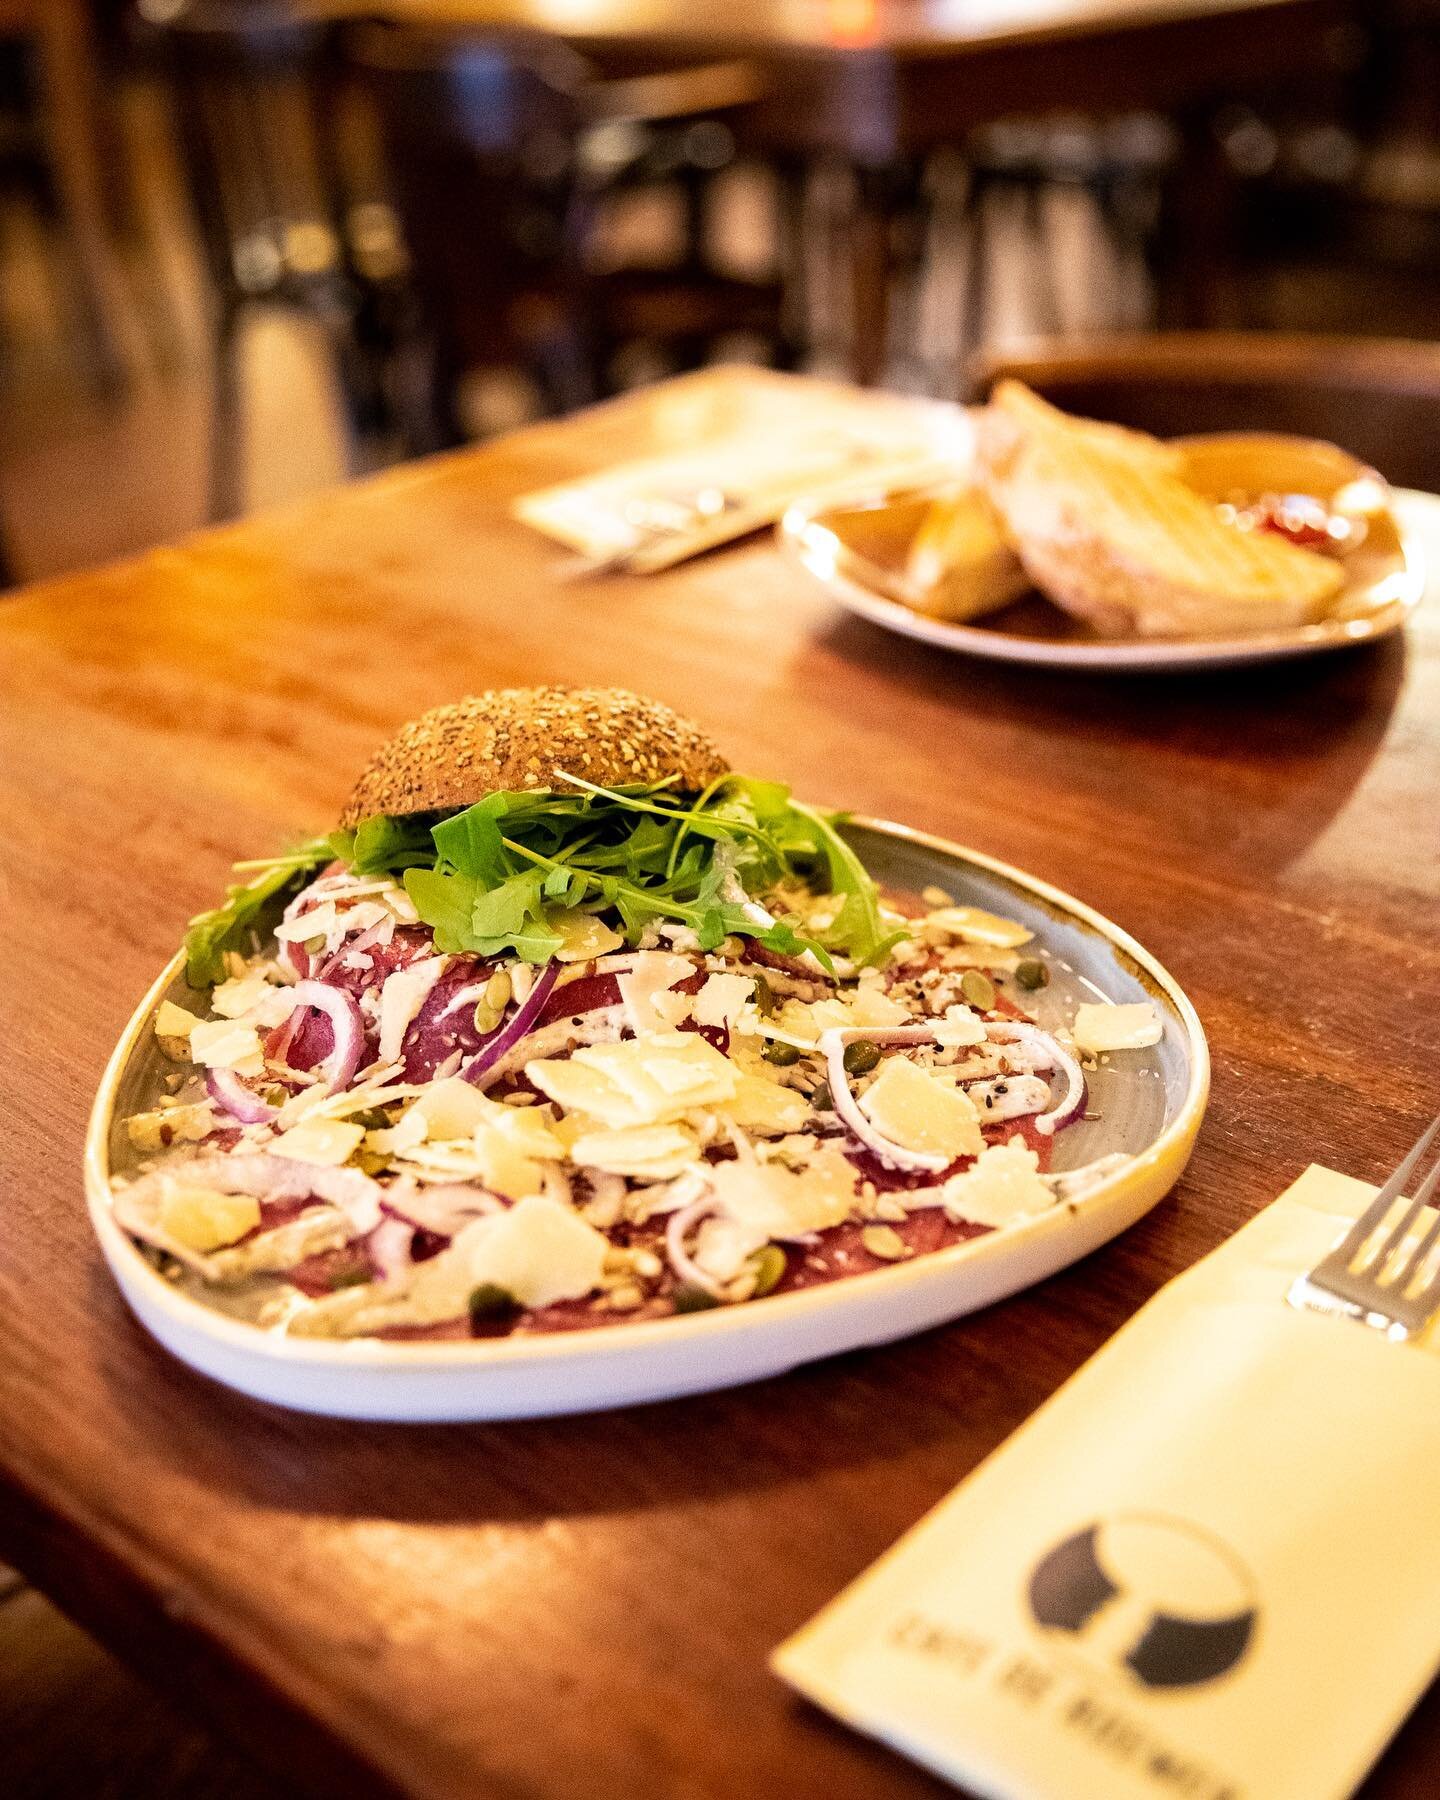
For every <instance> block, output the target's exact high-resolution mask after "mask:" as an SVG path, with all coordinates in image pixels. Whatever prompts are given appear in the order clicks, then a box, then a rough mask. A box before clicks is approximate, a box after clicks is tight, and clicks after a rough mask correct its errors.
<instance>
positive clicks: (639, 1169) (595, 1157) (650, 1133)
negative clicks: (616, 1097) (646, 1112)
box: [570, 1125, 699, 1181]
mask: <svg viewBox="0 0 1440 1800" xmlns="http://www.w3.org/2000/svg"><path fill="white" fill-rule="evenodd" d="M570 1155H571V1157H572V1159H573V1160H574V1161H575V1162H577V1163H578V1164H579V1165H580V1167H581V1168H582V1169H603V1170H605V1171H607V1172H608V1173H609V1174H611V1175H634V1176H637V1177H639V1178H640V1179H642V1180H647V1181H668V1180H670V1178H671V1177H672V1176H675V1175H679V1174H681V1173H682V1172H683V1171H684V1170H686V1169H688V1168H690V1167H691V1166H692V1165H693V1164H694V1162H695V1159H696V1157H697V1156H698V1155H699V1147H698V1145H697V1144H696V1142H695V1140H694V1138H693V1137H691V1136H690V1134H689V1132H687V1131H682V1130H681V1129H680V1127H679V1126H678V1125H632V1126H630V1127H628V1128H627V1129H625V1130H622V1131H592V1132H587V1133H586V1134H585V1135H584V1136H583V1137H578V1138H576V1140H575V1142H574V1143H573V1144H572V1145H571V1147H570Z"/></svg>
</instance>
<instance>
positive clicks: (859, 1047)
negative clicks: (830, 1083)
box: [840, 1038, 880, 1075]
mask: <svg viewBox="0 0 1440 1800" xmlns="http://www.w3.org/2000/svg"><path fill="white" fill-rule="evenodd" d="M840 1061H841V1063H842V1064H843V1066H844V1069H845V1073H846V1074H847V1075H868V1074H869V1073H870V1071H871V1070H872V1069H873V1068H874V1067H875V1065H876V1064H877V1063H878V1062H879V1061H880V1046H879V1045H878V1044H875V1043H872V1042H871V1041H870V1039H869V1038H856V1040H855V1042H854V1043H853V1044H847V1045H846V1046H845V1054H844V1055H843V1056H842V1057H841V1058H840Z"/></svg>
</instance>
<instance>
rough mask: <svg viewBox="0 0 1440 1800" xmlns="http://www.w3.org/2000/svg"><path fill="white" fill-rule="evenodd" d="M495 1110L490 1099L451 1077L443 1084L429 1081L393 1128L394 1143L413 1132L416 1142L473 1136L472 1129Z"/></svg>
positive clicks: (495, 1104)
mask: <svg viewBox="0 0 1440 1800" xmlns="http://www.w3.org/2000/svg"><path fill="white" fill-rule="evenodd" d="M499 1111H500V1107H499V1105H498V1104H497V1103H496V1102H495V1101H494V1100H487V1099H486V1098H485V1096H484V1095H483V1094H482V1093H481V1092H480V1091H479V1089H478V1088H473V1087H471V1085H470V1083H469V1082H468V1081H462V1080H461V1079H460V1077H459V1076H458V1075H452V1076H450V1077H449V1078H448V1079H446V1080H444V1081H432V1082H431V1083H430V1084H429V1085H428V1086H427V1087H425V1088H424V1089H423V1090H422V1091H421V1094H420V1097H419V1099H418V1100H416V1101H415V1102H414V1104H413V1105H411V1106H407V1107H406V1109H405V1111H404V1113H403V1114H402V1116H401V1119H400V1122H399V1124H398V1125H397V1126H396V1127H395V1132H396V1138H397V1141H398V1140H399V1137H400V1134H401V1133H402V1132H404V1133H405V1136H406V1138H407V1139H409V1138H410V1134H411V1133H413V1134H414V1137H413V1141H414V1142H416V1143H418V1142H420V1140H421V1139H422V1138H468V1137H473V1136H474V1134H475V1128H476V1126H478V1125H479V1124H481V1123H482V1121H484V1120H485V1119H488V1118H489V1116H490V1114H491V1113H492V1112H499ZM422 1125H423V1126H424V1130H423V1131H417V1130H416V1127H417V1126H422Z"/></svg>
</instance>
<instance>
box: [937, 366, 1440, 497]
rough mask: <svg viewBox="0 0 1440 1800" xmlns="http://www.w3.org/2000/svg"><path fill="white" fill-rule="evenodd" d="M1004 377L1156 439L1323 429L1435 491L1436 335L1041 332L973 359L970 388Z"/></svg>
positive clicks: (1439, 458)
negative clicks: (1062, 336) (1425, 338)
mask: <svg viewBox="0 0 1440 1800" xmlns="http://www.w3.org/2000/svg"><path fill="white" fill-rule="evenodd" d="M1005 376H1013V377H1015V378H1016V379H1018V380H1020V381H1024V382H1026V383H1028V384H1029V386H1031V387H1033V388H1034V389H1035V390H1036V391H1037V392H1038V393H1040V394H1043V395H1044V396H1045V397H1046V399H1048V400H1052V401H1054V403H1055V404H1056V405H1057V406H1063V407H1064V408H1065V409H1066V410H1067V411H1069V412H1075V413H1079V414H1082V415H1085V416H1088V417H1092V418H1097V419H1111V420H1114V421H1115V422H1116V423H1117V424H1121V425H1130V426H1133V427H1135V428H1137V429H1139V430H1142V431H1150V432H1154V433H1155V434H1156V435H1158V436H1160V437H1179V436H1182V435H1184V434H1185V433H1188V432H1208V431H1279V432H1294V433H1296V434H1298V435H1300V436H1304V437H1317V438H1326V439H1329V440H1330V441H1332V442H1334V443H1337V444H1339V445H1341V446H1342V447H1343V448H1344V449H1346V450H1349V451H1350V452H1351V453H1352V454H1353V455H1355V456H1358V457H1360V458H1361V459H1362V460H1363V461H1365V462H1368V463H1370V464H1372V465H1373V466H1374V467H1375V468H1377V469H1379V470H1380V472H1381V473H1382V474H1383V475H1385V476H1386V477H1387V478H1388V479H1389V480H1390V481H1392V482H1394V483H1395V484H1396V485H1397V486H1401V487H1420V488H1425V489H1427V490H1429V491H1430V492H1435V491H1440V344H1422V343H1412V342H1409V341H1405V340H1395V339H1385V338H1370V339H1367V338H1327V337H1290V336H1272V335H1270V334H1266V333H1244V332H1164V333H1158V334H1154V335H1149V336H1133V337H1129V336H1127V337H1113V338H1096V339H1090V340H1080V341H1075V342H1063V341H1056V342H1049V341H1044V342H1038V343H1032V344H1028V345H1024V346H1021V347H1019V348H1017V349H1013V350H1011V351H1009V352H1008V353H999V354H997V355H995V356H991V357H987V358H984V359H982V360H981V361H979V362H978V363H977V364H975V365H973V367H972V369H971V377H972V379H971V391H972V392H974V393H976V394H979V395H983V394H985V393H988V392H989V390H990V388H991V387H992V386H993V385H994V384H995V382H997V381H998V380H1000V379H1001V378H1002V377H1005Z"/></svg>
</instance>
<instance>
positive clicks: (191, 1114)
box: [125, 1100, 215, 1150]
mask: <svg viewBox="0 0 1440 1800" xmlns="http://www.w3.org/2000/svg"><path fill="white" fill-rule="evenodd" d="M214 1129H215V1108H214V1107H213V1106H212V1105H211V1104H210V1102H209V1101H208V1100H197V1101H194V1102H193V1103H191V1104H190V1105H187V1106H166V1107H162V1108H161V1109H160V1111H158V1112H139V1113H132V1114H131V1115H130V1117H129V1118H128V1119H127V1120H126V1121H125V1132H126V1135H127V1136H128V1137H129V1139H130V1142H131V1143H132V1144H133V1145H134V1146H135V1148H136V1149H137V1150H164V1149H166V1148H167V1147H168V1146H169V1145H171V1144H197V1143H199V1141H200V1140H201V1138H204V1137H208V1136H209V1135H210V1133H211V1132H212V1131H213V1130H214Z"/></svg>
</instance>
